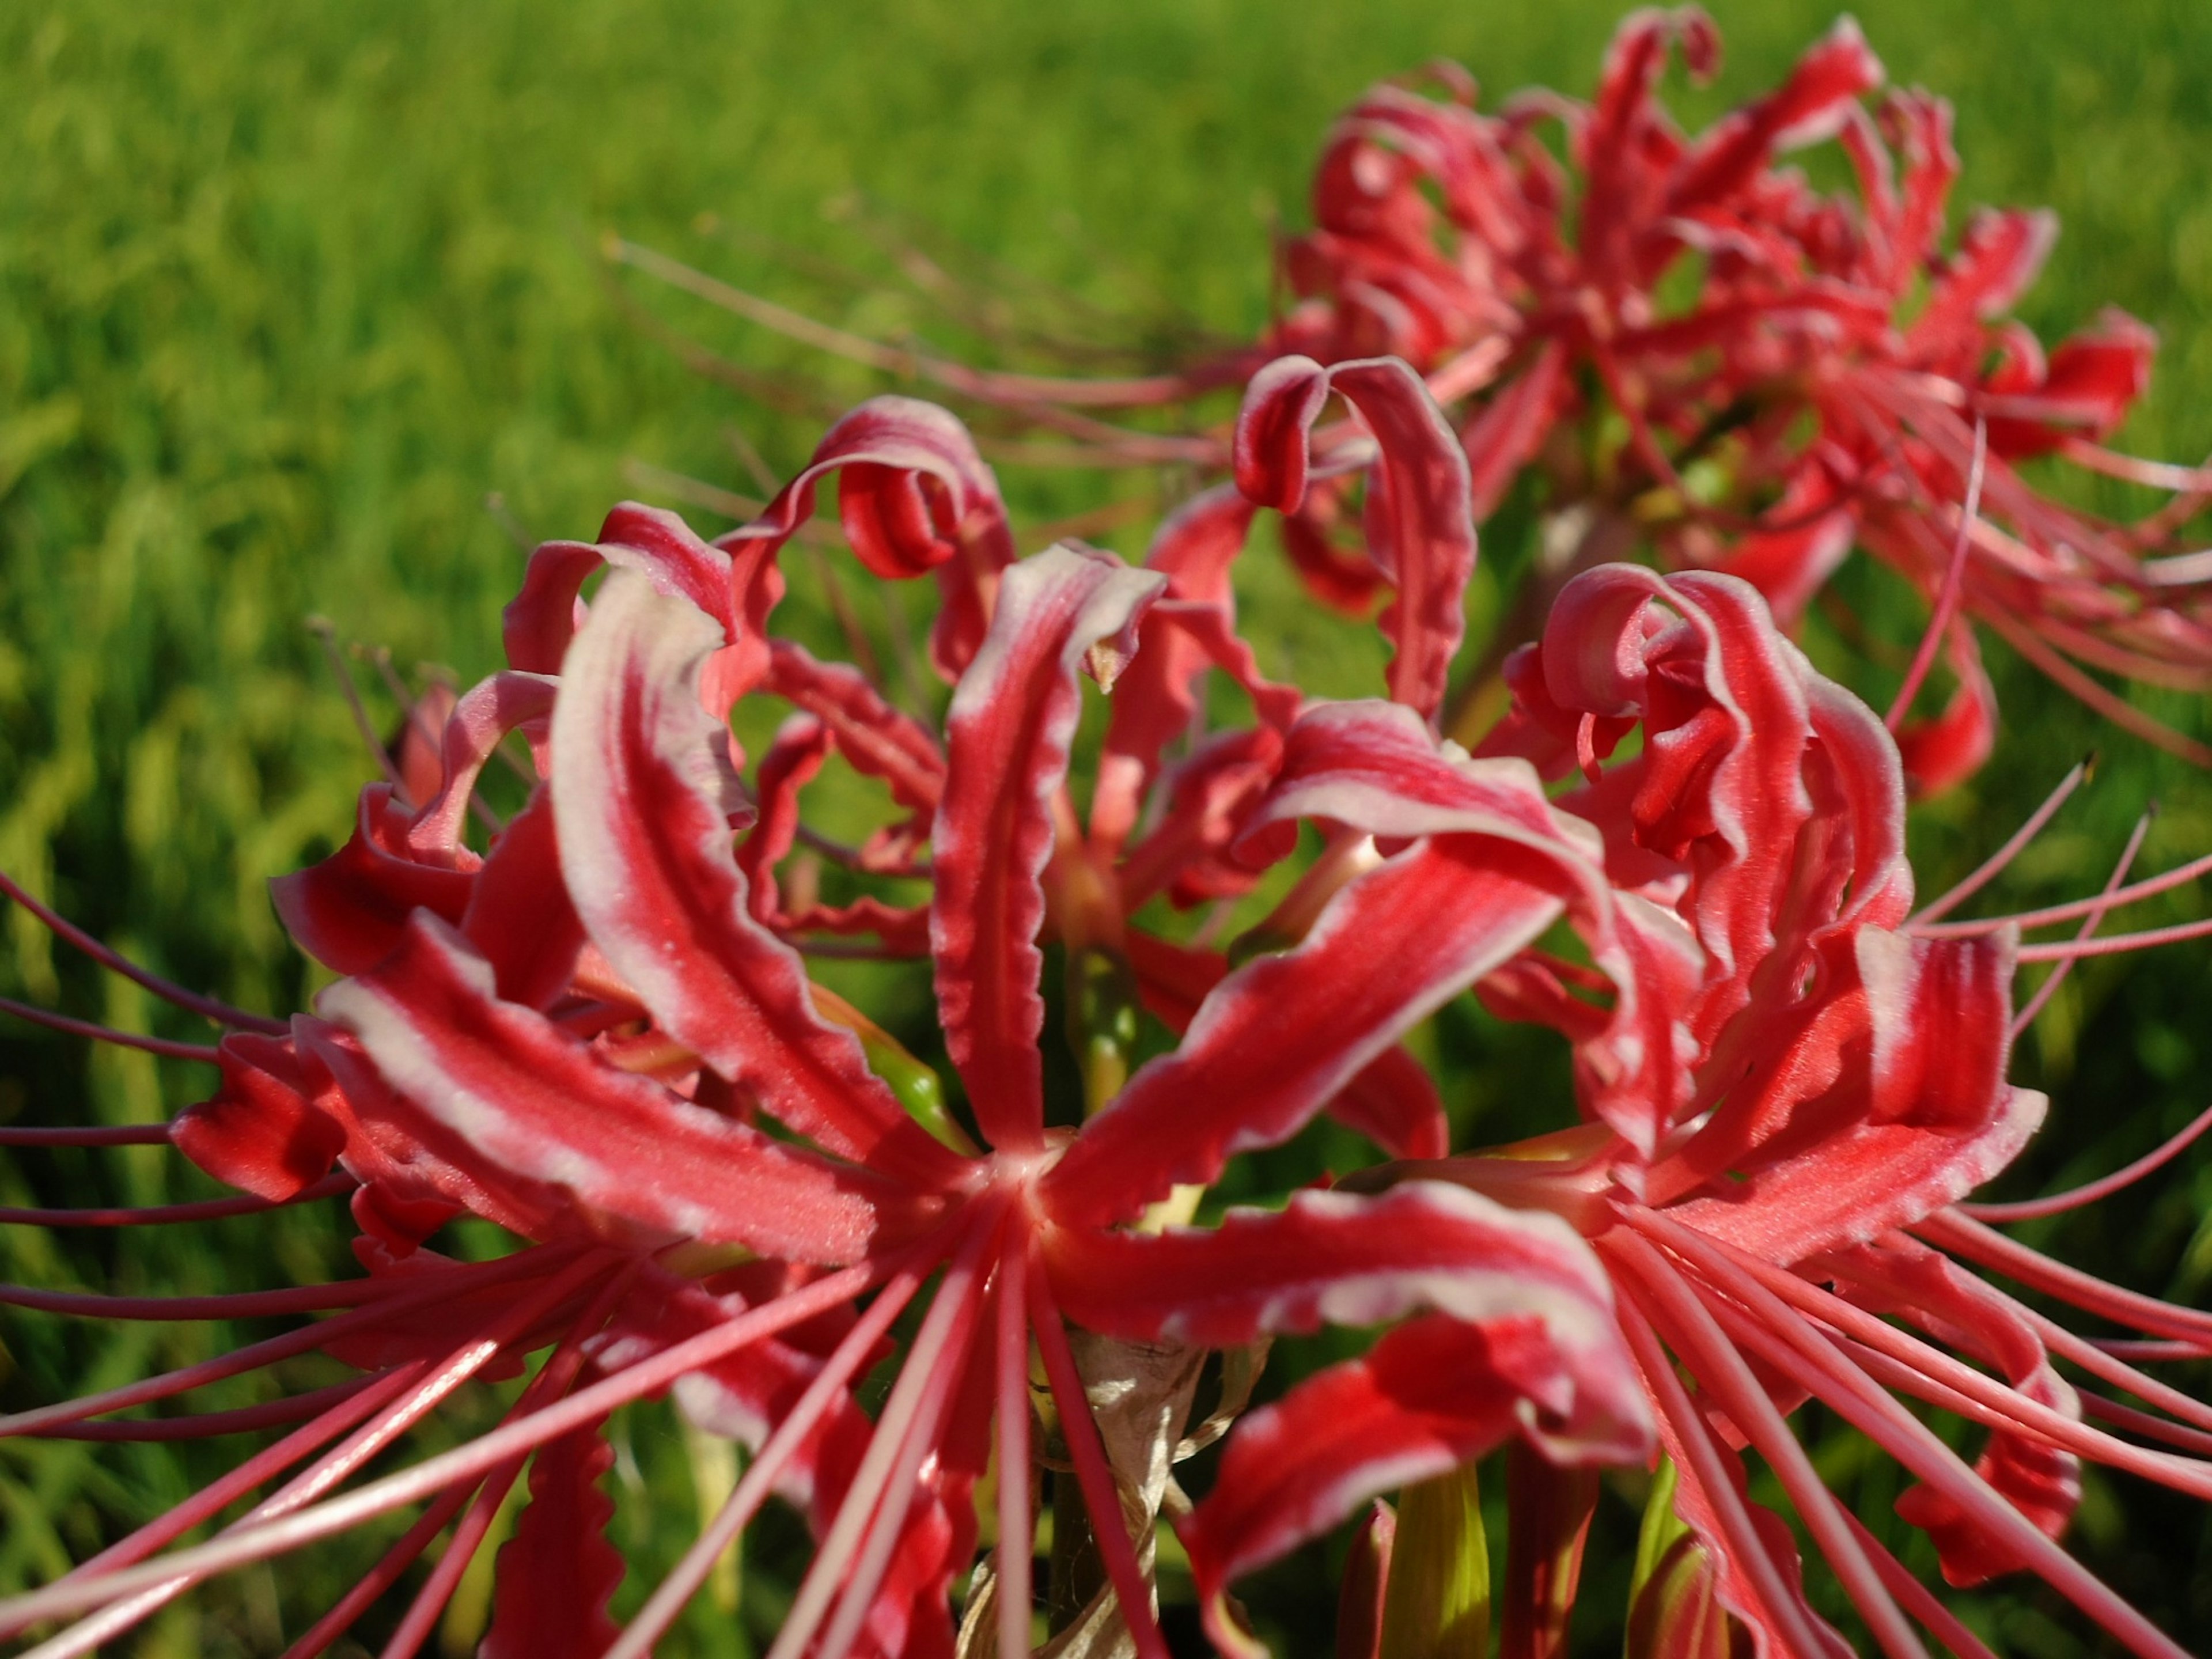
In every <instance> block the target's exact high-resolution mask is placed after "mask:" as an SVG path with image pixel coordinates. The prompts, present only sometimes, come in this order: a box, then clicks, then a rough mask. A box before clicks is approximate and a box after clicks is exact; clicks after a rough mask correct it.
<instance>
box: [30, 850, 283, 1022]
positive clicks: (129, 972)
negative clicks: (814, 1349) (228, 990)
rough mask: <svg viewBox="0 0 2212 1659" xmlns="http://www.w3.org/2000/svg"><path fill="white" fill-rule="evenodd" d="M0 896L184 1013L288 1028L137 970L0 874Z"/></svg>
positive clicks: (277, 1020)
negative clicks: (6, 897)
mask: <svg viewBox="0 0 2212 1659" xmlns="http://www.w3.org/2000/svg"><path fill="white" fill-rule="evenodd" d="M0 894H5V895H6V896H8V897H9V898H10V899H12V900H14V901H15V902H16V903H17V904H20V905H21V906H22V907H23V908H25V909H26V910H28V911H29V912H30V913H31V914H32V915H34V916H36V917H37V918H38V919H39V921H40V925H41V926H42V927H45V928H46V931H47V932H49V933H52V935H53V936H54V937H55V938H56V939H60V940H61V941H62V942H63V943H64V944H65V945H72V946H74V947H75V948H76V949H77V950H79V951H82V952H83V953H84V954H85V955H86V956H88V957H91V958H92V959H93V960H94V962H96V963H99V964H100V966H101V967H103V968H105V969H108V970H109V971H110V972H111V973H117V974H120V975H123V977H124V978H125V979H127V980H130V981H131V982H132V983H134V984H136V985H139V986H143V987H144V988H145V989H147V990H149V991H151V992H152V993H153V994H155V996H157V997H159V998H161V1000H162V1001H164V1002H167V1003H172V1004H173V1005H174V1006H177V1007H179V1008H182V1009H184V1010H185V1012H188V1013H194V1014H197V1015H199V1016H200V1017H201V1018H204V1019H211V1020H213V1021H214V1022H215V1023H216V1024H218V1025H228V1026H230V1027H232V1028H233V1029H234V1030H241V1031H258V1032H261V1033H262V1034H263V1035H264V1036H283V1035H284V1034H285V1033H286V1032H288V1031H289V1030H291V1029H292V1028H291V1026H290V1025H289V1024H286V1023H285V1022H284V1021H283V1020H281V1019H271V1018H269V1017H268V1016H267V1015H266V1014H249V1013H247V1012H246V1010H245V1009H243V1008H234V1007H232V1006H230V1005H229V1004H228V1003H227V1002H224V1001H222V1000H220V999H219V998H216V997H204V996H202V995H200V994H198V993H197V991H187V990H186V989H185V987H183V986H181V985H179V984H177V983H176V982H175V981H173V980H167V979H163V978H162V977H161V975H159V974H156V973H153V972H150V971H149V970H148V969H144V968H141V967H140V966H139V965H138V964H137V963H135V962H133V961H131V959H130V958H129V957H126V956H125V955H123V954H122V953H121V952H120V951H112V950H110V949H109V948H108V947H107V946H106V945H102V944H101V943H100V941H99V940H98V939H94V938H93V936H92V935H91V934H89V933H86V932H85V931H84V929H83V928H82V927H78V926H77V925H76V923H75V922H73V921H70V920H68V919H67V918H66V917H64V916H63V915H60V914H59V913H58V912H57V911H55V910H53V909H52V908H48V907H47V906H46V905H44V904H41V903H40V902H39V901H38V900H37V899H35V898H33V897H32V896H31V895H30V894H29V893H27V892H26V891H25V890H23V887H22V885H21V883H19V882H17V881H16V880H15V878H13V877H11V876H9V874H8V873H7V872H5V871H0Z"/></svg>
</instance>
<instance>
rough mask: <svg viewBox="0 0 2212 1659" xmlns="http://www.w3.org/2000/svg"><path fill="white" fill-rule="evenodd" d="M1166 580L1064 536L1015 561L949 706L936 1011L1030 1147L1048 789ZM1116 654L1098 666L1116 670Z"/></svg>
mask: <svg viewBox="0 0 2212 1659" xmlns="http://www.w3.org/2000/svg"><path fill="white" fill-rule="evenodd" d="M1163 586H1165V583H1164V580H1163V579H1162V578H1161V577H1159V576H1157V575H1153V574H1147V573H1145V572H1142V571H1136V570H1131V569H1128V568H1126V567H1125V566H1123V565H1122V564H1121V562H1120V561H1119V560H1116V559H1115V558H1113V557H1112V556H1110V555H1100V554H1093V553H1086V552H1082V551H1079V550H1076V549H1074V548H1073V547H1070V546H1067V545H1064V544H1063V545H1060V546H1057V547H1053V548H1049V549H1048V550H1045V551H1044V552H1042V553H1040V554H1038V555H1036V556H1035V557H1034V558H1030V559H1026V560H1024V561H1023V562H1021V563H1019V564H1018V565H1015V566H1013V567H1012V568H1010V569H1009V570H1008V571H1007V572H1006V576H1005V578H1004V580H1002V581H1001V583H1000V590H999V603H998V609H997V611H996V612H995V613H994V615H993V617H992V619H991V631H990V635H989V636H988V637H987V639H986V640H985V641H984V642H983V647H982V649H981V651H979V652H978V653H976V655H975V661H974V662H973V663H971V664H970V665H969V668H968V671H967V672H966V673H965V674H963V675H962V676H961V678H960V684H959V686H958V688H957V690H955V691H954V692H953V694H952V707H951V711H950V712H949V713H948V714H947V715H946V718H945V730H946V733H947V747H948V750H949V751H950V753H949V761H948V768H949V770H948V781H947V783H946V787H945V799H944V801H943V803H942V805H940V807H939V811H938V815H937V820H936V829H935V834H934V839H933V860H932V864H933V868H934V870H935V872H936V888H937V890H936V895H935V897H934V899H933V908H932V911H931V917H932V921H931V931H932V935H933V939H934V941H935V945H936V951H937V1003H938V1018H939V1020H940V1022H941V1023H942V1024H943V1025H944V1027H945V1046H946V1048H948V1049H949V1050H950V1052H951V1056H952V1062H953V1064H954V1065H955V1066H958V1067H959V1069H960V1074H961V1076H962V1077H963V1079H965V1080H966V1082H967V1085H968V1096H969V1103H970V1104H971V1105H972V1106H973V1107H974V1109H975V1119H976V1122H977V1123H978V1124H979V1125H980V1126H981V1128H982V1131H983V1138H984V1139H985V1140H987V1141H988V1142H989V1143H990V1144H991V1145H992V1146H996V1147H998V1148H1000V1150H1002V1151H1004V1150H1008V1149H1029V1148H1033V1147H1035V1146H1038V1145H1039V1144H1041V1137H1042V1134H1043V1132H1044V1115H1043V1114H1044V1105H1043V1073H1042V1061H1041V1060H1040V1059H1039V1057H1038V1054H1037V1047H1036V1042H1037V1033H1038V1032H1039V1031H1040V1030H1042V1028H1043V1024H1044V1001H1043V999H1042V997H1041V996H1040V995H1039V994H1038V990H1037V984H1038V981H1039V978H1040V977H1041V975H1042V972H1043V968H1044V957H1043V954H1042V952H1041V951H1039V950H1038V948H1037V945H1036V937H1037V932H1038V930H1039V928H1040V927H1042V925H1043V922H1044V914H1045V903H1044V890H1043V887H1042V875H1043V873H1044V868H1045V866H1046V864H1047V863H1048V862H1049V861H1050V860H1051V858H1052V854H1053V841H1054V831H1053V816H1052V802H1053V798H1054V794H1055V793H1057V792H1058V791H1059V789H1060V786H1061V783H1062V781H1064V780H1065V778H1066V774H1067V745H1068V741H1069V739H1070V738H1072V737H1073V735H1074V732H1075V722H1076V717H1077V715H1078V714H1079V712H1080V711H1081V707H1082V700H1081V696H1080V694H1079V690H1078V689H1077V684H1076V674H1077V672H1078V671H1079V669H1080V668H1082V667H1084V666H1085V665H1090V666H1091V668H1092V669H1093V671H1094V672H1095V671H1097V669H1098V667H1099V665H1100V664H1101V663H1102V661H1105V662H1111V655H1110V653H1121V655H1123V656H1126V655H1127V653H1129V652H1130V651H1133V649H1134V648H1135V635H1136V626H1137V622H1138V618H1139V617H1140V616H1142V614H1143V612H1144V610H1145V607H1146V605H1149V604H1150V603H1151V602H1152V599H1153V598H1154V596H1156V595H1157V594H1158V592H1159V591H1160V590H1161V588H1162V587H1163ZM1116 667H1118V663H1114V664H1113V665H1111V666H1109V667H1108V668H1107V671H1105V672H1103V673H1102V674H1100V676H1099V677H1100V678H1102V679H1103V680H1106V681H1108V682H1109V684H1110V682H1111V678H1112V675H1113V672H1114V671H1115V668H1116Z"/></svg>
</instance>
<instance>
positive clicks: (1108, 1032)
mask: <svg viewBox="0 0 2212 1659" xmlns="http://www.w3.org/2000/svg"><path fill="white" fill-rule="evenodd" d="M1137 1007H1138V1004H1137V976H1136V975H1135V974H1134V973H1133V972H1132V971H1131V970H1130V968H1129V963H1128V962H1127V959H1126V958H1125V957H1122V956H1121V953H1120V952H1119V951H1109V950H1107V949H1105V948H1104V947H1103V946H1100V945H1085V946H1084V947H1082V948H1081V949H1077V950H1070V951H1068V953H1067V1040H1068V1042H1069V1044H1070V1046H1071V1047H1073V1048H1074V1050H1075V1057H1076V1062H1077V1064H1079V1066H1081V1067H1082V1068H1083V1111H1084V1115H1085V1116H1086V1117H1088V1116H1090V1115H1092V1114H1094V1113H1097V1112H1098V1111H1101V1110H1103V1109H1104V1108H1105V1105H1106V1103H1107V1102H1109V1101H1110V1100H1112V1099H1113V1098H1114V1097H1115V1096H1116V1095H1118V1094H1120V1093H1121V1085H1123V1084H1125V1083H1127V1081H1128V1080H1129V1070H1130V1066H1131V1065H1132V1063H1133V1061H1132V1057H1133V1055H1134V1054H1135V1053H1136V1048H1137Z"/></svg>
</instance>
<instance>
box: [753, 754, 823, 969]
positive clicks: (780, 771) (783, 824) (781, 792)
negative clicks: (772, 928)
mask: <svg viewBox="0 0 2212 1659" xmlns="http://www.w3.org/2000/svg"><path fill="white" fill-rule="evenodd" d="M828 758H829V727H827V726H824V725H823V723H822V722H821V721H820V720H816V719H815V718H814V717H813V716H812V715H811V714H793V716H792V717H791V718H790V719H789V720H786V721H785V722H784V723H783V725H782V726H781V727H779V728H778V730H777V732H776V734H775V741H774V742H772V743H771V744H769V749H768V752H767V753H766V754H764V755H763V756H762V757H761V761H760V769H759V770H758V772H757V773H756V774H755V777H754V787H753V793H754V795H755V797H756V799H757V805H758V808H759V811H760V816H759V817H757V818H756V819H755V820H754V822H753V827H752V829H751V830H750V832H749V833H748V834H747V835H746V836H745V838H744V842H743V843H742V844H741V845H740V846H739V847H738V870H739V872H742V873H743V875H744V878H745V888H746V897H747V898H748V899H749V900H750V902H751V905H752V913H753V915H754V918H755V919H756V920H757V921H760V922H762V923H763V924H764V925H766V924H772V923H774V922H775V921H776V919H777V918H778V916H779V915H781V912H782V908H783V906H782V903H781V901H780V900H779V899H778V897H777V896H776V888H775V866H777V865H778V864H780V863H781V862H782V860H783V858H784V856H785V854H788V853H789V852H790V851H791V848H792V843H793V842H794V841H795V840H797V839H798V836H799V791H800V789H802V788H803V787H805V785H806V784H807V783H808V782H810V781H811V780H812V779H813V777H814V775H815V774H816V773H817V772H819V771H820V770H821V769H822V763H823V761H825V760H827V759H828Z"/></svg>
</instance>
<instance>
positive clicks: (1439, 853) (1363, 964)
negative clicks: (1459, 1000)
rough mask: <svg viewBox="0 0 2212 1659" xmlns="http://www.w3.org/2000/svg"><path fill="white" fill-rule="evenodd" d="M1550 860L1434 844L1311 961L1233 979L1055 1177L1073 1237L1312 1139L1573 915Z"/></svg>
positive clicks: (1289, 955) (1055, 1193)
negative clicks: (1187, 1185) (1441, 1018)
mask: <svg viewBox="0 0 2212 1659" xmlns="http://www.w3.org/2000/svg"><path fill="white" fill-rule="evenodd" d="M1557 880H1558V878H1557V874H1556V868H1555V866H1553V865H1552V864H1551V863H1550V861H1549V860H1546V859H1545V858H1544V857H1543V856H1542V855H1541V854H1534V853H1531V852H1530V851H1529V850H1528V849H1527V848H1522V847H1519V846H1516V845H1514V844H1512V843H1510V842H1502V841H1495V840H1492V839H1489V838H1487V837H1484V836H1453V837H1451V838H1450V839H1449V841H1438V842H1429V843H1425V844H1423V845H1420V846H1418V847H1416V848H1413V849H1411V850H1409V851H1407V852H1406V853H1403V854H1400V855H1399V856H1398V857H1396V858H1395V859H1392V860H1389V862H1388V863H1386V864H1384V865H1383V866H1381V867H1380V868H1378V869H1376V870H1373V871H1371V872H1369V873H1368V874H1366V875H1364V876H1363V877H1361V878H1359V879H1358V880H1357V881H1354V882H1352V884H1349V885H1348V886H1346V888H1345V889H1344V890H1343V891H1342V892H1340V893H1339V894H1338V895H1337V896H1336V897H1335V898H1334V899H1333V900H1331V901H1330V902H1329V905H1328V908H1327V909H1325V910H1324V911H1322V915H1321V919H1320V920H1319V921H1317V922H1316V924H1315V926H1314V928H1313V931H1312V932H1311V933H1309V934H1308V935H1307V936H1306V938H1305V939H1304V941H1303V942H1302V943H1301V944H1299V945H1297V946H1296V947H1295V948H1293V949H1291V950H1289V951H1284V952H1282V953H1281V954H1279V955H1272V956H1264V957H1260V958H1258V959H1257V960H1255V961H1254V962H1251V963H1247V964H1246V965H1245V966H1244V967H1243V968H1241V969H1238V970H1237V972H1236V973H1234V974H1231V975H1230V976H1229V977H1228V978H1227V979H1225V980H1224V981H1222V982H1221V984H1220V986H1219V987H1217V988H1216V989H1215V990H1214V991H1213V993H1212V994H1211V995H1209V996H1208V997H1207V998H1206V1002H1205V1004H1204V1005H1203V1006H1201V1007H1200V1010H1199V1012H1198V1018H1196V1019H1195V1020H1194V1022H1193V1023H1192V1025H1191V1028H1190V1032H1189V1034H1188V1036H1186V1037H1185V1038H1184V1039H1183V1043H1182V1047H1181V1048H1178V1049H1177V1050H1176V1052H1175V1053H1174V1054H1167V1055H1164V1056H1162V1057H1161V1058H1160V1059H1158V1060H1153V1061H1152V1062H1151V1063H1150V1064H1148V1065H1146V1066H1145V1067H1144V1069H1143V1070H1141V1071H1140V1072H1139V1073H1137V1075H1136V1076H1135V1077H1134V1078H1133V1079H1130V1082H1129V1086H1128V1087H1127V1089H1125V1090H1124V1091H1122V1092H1121V1097H1119V1098H1118V1099H1117V1100H1115V1103H1113V1104H1112V1105H1111V1106H1109V1107H1108V1108H1107V1109H1105V1110H1104V1111H1103V1112H1102V1113H1100V1114H1099V1115H1097V1117H1095V1118H1093V1119H1091V1121H1090V1122H1089V1123H1088V1124H1086V1125H1085V1127H1084V1128H1083V1130H1082V1131H1081V1133H1079V1134H1078V1135H1077V1136H1076V1138H1075V1141H1074V1144H1073V1145H1072V1146H1070V1147H1069V1148H1068V1150H1067V1152H1066V1154H1065V1156H1063V1157H1062V1158H1061V1159H1060V1162H1059V1164H1055V1165H1054V1167H1053V1169H1052V1170H1050V1171H1049V1172H1048V1174H1047V1175H1046V1176H1044V1178H1043V1180H1042V1182H1041V1183H1040V1193H1041V1194H1042V1198H1043V1200H1044V1201H1045V1203H1046V1205H1047V1206H1048V1209H1049V1211H1050V1212H1051V1213H1052V1214H1053V1215H1054V1217H1055V1218H1058V1219H1060V1221H1062V1222H1063V1223H1066V1224H1067V1225H1092V1226H1104V1225H1111V1224H1112V1223H1114V1222H1116V1221H1120V1220H1123V1219H1126V1218H1128V1217H1130V1216H1132V1215H1134V1214H1135V1213H1137V1212H1139V1210H1141V1209H1142V1208H1143V1207H1144V1206H1146V1204H1148V1203H1151V1202H1152V1201H1153V1200H1157V1199H1159V1198H1163V1197H1164V1196H1166V1194H1167V1192H1168V1189H1169V1188H1170V1186H1172V1185H1174V1184H1176V1183H1178V1182H1199V1183H1208V1182H1212V1180H1213V1179H1214V1178H1215V1176H1218V1174H1219V1173H1220V1170H1221V1167H1222V1165H1223V1164H1224V1163H1225V1162H1226V1161H1227V1159H1228V1158H1230V1157H1231V1155H1233V1154H1234V1153H1237V1152H1243V1151H1245V1150H1247V1149H1249V1148H1252V1147H1257V1146H1273V1145H1274V1144H1276V1143H1277V1142H1279V1141H1280V1140H1283V1139H1287V1138H1288V1137H1289V1136H1291V1135H1292V1134H1294V1133H1297V1130H1298V1129H1299V1128H1300V1127H1302V1126H1304V1124H1305V1123H1306V1122H1307V1121H1309V1120H1310V1118H1311V1117H1312V1116H1313V1115H1314V1114H1315V1113H1316V1112H1317V1111H1319V1110H1320V1109H1322V1107H1323V1106H1324V1105H1325V1104H1327V1103H1328V1101H1329V1100H1330V1099H1331V1098H1332V1097H1334V1095H1335V1094H1336V1093H1337V1091H1339V1090H1340V1089H1342V1088H1343V1087H1344V1086H1345V1085H1346V1084H1347V1083H1349V1082H1350V1081H1351V1080H1352V1078H1353V1077H1354V1076H1355V1075H1356V1074H1357V1073H1358V1072H1360V1071H1361V1070H1362V1069H1363V1068H1364V1066H1366V1065H1367V1064H1368V1063H1369V1062H1370V1060H1374V1059H1375V1058H1376V1056H1377V1055H1379V1054H1381V1053H1382V1052H1383V1050H1384V1049H1386V1048H1389V1046H1390V1045H1391V1044H1393V1043H1395V1042H1396V1041H1397V1040H1398V1038H1399V1037H1400V1036H1402V1035H1403V1034H1404V1033H1405V1032H1406V1031H1407V1030H1409V1029H1410V1028H1411V1027H1413V1025H1414V1024H1417V1023H1419V1021H1420V1020H1422V1019H1423V1018H1426V1017H1427V1016H1428V1015H1429V1014H1430V1013H1431V1012H1434V1011H1435V1010H1436V1008H1437V1006H1439V1005H1441V1004H1442V1003H1443V1001H1444V1000H1446V999H1447V998H1449V997H1451V996H1453V995H1455V994H1457V993H1459V992H1460V991H1462V990H1464V989H1466V988H1467V987H1468V986H1469V985H1471V984H1473V983H1474V981H1476V980H1478V979H1480V977H1481V976H1482V975H1484V974H1486V973H1487V972H1489V971H1490V969H1492V968H1495V967H1497V966H1498V964H1499V963H1503V962H1504V961H1505V960H1507V959H1508V958H1509V957H1511V956H1513V955H1514V953H1515V952H1516V951H1520V950H1521V949H1522V947H1523V946H1525V945H1528V943H1530V941H1532V940H1533V939H1534V938H1535V937H1536V936H1537V935H1538V934H1539V933H1542V932H1543V930H1544V929H1545V928H1546V927H1548V926H1550V925H1551V923H1552V922H1553V921H1554V920H1555V919H1556V918H1557V917H1558V916H1559V913H1560V911H1561V910H1562V908H1564V905H1563V902H1562V901H1561V900H1560V899H1559V896H1557V894H1556V892H1555V891H1554V890H1553V887H1554V885H1555V884H1556V883H1557Z"/></svg>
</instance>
